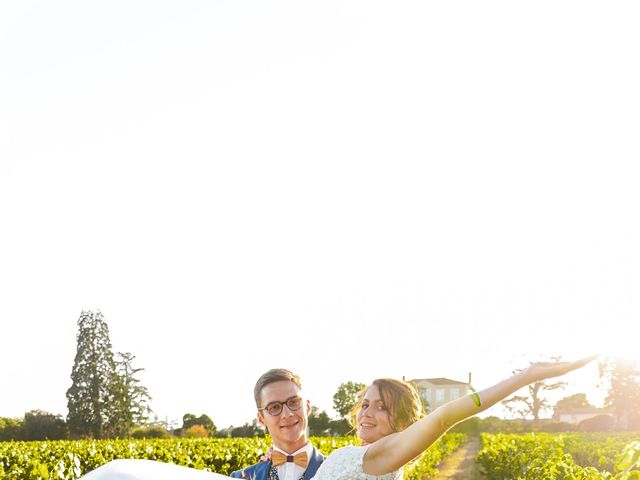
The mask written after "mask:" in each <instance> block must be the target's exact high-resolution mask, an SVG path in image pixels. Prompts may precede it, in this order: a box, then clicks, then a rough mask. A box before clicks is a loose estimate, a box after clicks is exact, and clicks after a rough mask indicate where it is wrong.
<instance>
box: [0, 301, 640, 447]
mask: <svg viewBox="0 0 640 480" xmlns="http://www.w3.org/2000/svg"><path fill="white" fill-rule="evenodd" d="M76 340H77V348H76V355H75V358H74V363H73V367H72V370H71V387H69V389H68V390H67V392H66V396H67V408H68V415H67V417H66V419H64V418H63V417H62V416H61V415H54V414H52V413H49V412H44V411H41V410H32V411H29V412H27V413H25V415H24V418H22V419H16V418H3V417H0V441H3V440H44V439H50V440H54V439H67V438H71V439H78V438H98V439H99V438H123V437H133V438H142V437H146V438H153V437H155V438H157V437H170V436H181V437H254V436H264V435H265V432H264V429H263V428H262V427H261V426H260V425H258V423H257V421H256V420H255V419H254V420H253V421H251V422H247V423H245V424H244V425H240V426H235V427H234V426H229V427H227V428H224V429H220V430H218V428H217V427H216V425H215V423H214V422H213V420H212V419H211V418H210V417H209V416H208V415H206V414H201V415H199V416H198V415H195V414H193V413H186V414H185V415H184V416H183V418H182V426H181V427H179V428H175V429H172V430H170V429H169V428H168V425H166V424H162V422H152V421H150V417H151V415H152V410H151V407H150V402H151V395H150V394H149V391H148V389H147V388H146V387H145V386H144V385H142V382H141V380H140V378H139V373H140V372H141V371H143V370H144V369H142V368H137V367H135V366H134V360H135V355H133V354H132V353H130V352H124V353H123V352H116V353H113V349H112V345H111V341H110V338H109V328H108V326H107V323H106V321H105V320H104V317H103V315H102V313H101V312H100V311H97V312H93V311H82V312H81V314H80V317H79V319H78V333H77V336H76ZM600 378H601V381H602V384H603V385H605V386H606V387H607V388H608V395H607V397H606V399H605V407H608V408H609V409H610V410H611V411H612V412H613V414H614V417H613V422H612V423H608V422H607V421H605V420H603V419H600V420H597V421H591V422H590V424H589V425H587V426H588V429H592V430H612V429H615V430H640V370H638V367H637V366H636V364H635V363H633V362H630V361H628V360H624V359H613V358H607V359H605V360H604V361H602V362H601V363H600ZM364 386H365V385H364V384H362V383H358V382H352V381H348V382H344V383H342V384H341V385H340V386H339V387H338V390H337V391H336V393H335V394H334V396H333V406H334V409H335V410H336V411H337V412H338V413H339V415H340V418H338V419H332V418H331V417H330V416H329V415H328V414H327V412H326V411H320V410H319V409H318V408H317V407H313V408H312V411H311V414H310V415H309V433H310V435H316V436H327V435H340V436H341V435H346V434H349V433H351V432H352V427H351V425H350V423H349V421H348V417H349V415H350V413H351V411H352V409H353V408H354V406H355V405H356V402H357V400H358V395H359V393H360V392H361V390H362V389H363V388H364ZM564 386H565V383H564V382H555V383H549V382H546V381H542V382H536V383H534V384H532V385H530V386H528V387H527V391H526V394H525V395H516V396H513V397H511V398H509V399H507V400H505V402H504V405H505V406H506V407H507V408H508V409H509V410H510V411H512V412H513V413H514V414H515V415H517V416H520V417H522V419H525V418H528V417H532V418H533V420H532V421H531V422H529V421H526V420H522V421H520V422H518V421H509V420H501V419H497V417H489V418H488V419H484V420H480V419H477V418H476V419H470V420H468V421H467V422H465V424H463V425H460V426H458V430H460V431H465V430H466V431H479V430H481V431H489V432H491V431H497V430H496V428H502V429H504V431H526V430H540V429H547V430H551V431H553V430H554V429H565V430H571V429H575V426H573V427H572V426H571V425H570V424H565V425H555V426H554V425H550V424H549V422H546V425H545V426H543V427H541V426H540V414H541V412H542V411H544V410H548V409H550V408H551V405H550V404H549V401H548V400H547V399H546V398H545V396H544V393H545V392H548V391H552V390H556V389H560V388H564ZM424 406H425V410H426V411H429V405H428V404H427V403H425V405H424ZM567 407H578V408H579V407H591V405H590V404H589V402H588V401H587V400H586V395H585V394H577V395H572V396H570V397H565V398H564V399H562V400H560V401H559V402H558V403H557V404H556V406H555V408H556V409H562V408H567ZM598 422H599V423H598ZM556 423H557V422H556Z"/></svg>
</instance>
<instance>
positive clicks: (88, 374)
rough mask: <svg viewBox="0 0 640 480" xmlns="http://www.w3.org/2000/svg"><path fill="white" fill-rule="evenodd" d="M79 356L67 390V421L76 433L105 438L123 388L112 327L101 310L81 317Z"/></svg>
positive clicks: (74, 433) (70, 429)
mask: <svg viewBox="0 0 640 480" xmlns="http://www.w3.org/2000/svg"><path fill="white" fill-rule="evenodd" d="M76 340H77V349H76V356H75V360H74V364H73V368H72V370H71V380H72V384H71V387H70V388H69V390H67V407H68V409H69V414H68V416H67V423H68V426H69V431H70V433H71V434H72V435H74V436H79V437H88V436H91V437H95V438H102V437H104V436H106V435H107V433H108V429H109V427H110V423H112V422H113V418H112V417H113V403H112V402H113V399H114V396H116V395H117V391H118V390H119V389H120V388H121V385H118V376H117V372H116V365H115V361H114V358H113V353H112V351H111V341H110V340H109V327H108V326H107V323H106V322H105V321H104V317H103V316H102V313H101V312H100V311H99V310H98V311H97V312H96V313H94V312H92V311H90V310H89V311H84V310H83V311H82V313H81V314H80V318H79V319H78V334H77V336H76Z"/></svg>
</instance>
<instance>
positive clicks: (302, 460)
mask: <svg viewBox="0 0 640 480" xmlns="http://www.w3.org/2000/svg"><path fill="white" fill-rule="evenodd" d="M287 462H293V463H295V464H296V465H298V466H299V467H302V468H307V464H308V463H309V460H308V458H307V452H300V453H298V454H297V455H285V454H284V453H280V452H278V451H277V450H274V451H273V453H271V465H273V466H274V467H279V466H280V465H284V464H285V463H287Z"/></svg>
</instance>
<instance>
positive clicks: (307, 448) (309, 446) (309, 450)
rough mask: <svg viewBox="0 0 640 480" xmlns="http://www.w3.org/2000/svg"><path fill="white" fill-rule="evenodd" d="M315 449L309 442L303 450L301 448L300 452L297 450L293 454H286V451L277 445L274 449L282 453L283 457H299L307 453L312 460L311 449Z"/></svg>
mask: <svg viewBox="0 0 640 480" xmlns="http://www.w3.org/2000/svg"><path fill="white" fill-rule="evenodd" d="M312 448H313V445H311V442H307V443H306V444H305V445H303V446H302V448H299V449H298V450H296V451H295V452H293V453H288V452H285V451H284V450H282V449H281V448H278V447H276V446H275V445H273V449H274V450H276V451H278V452H280V453H282V454H283V455H297V454H299V453H301V452H307V457H308V458H309V459H310V458H311V449H312Z"/></svg>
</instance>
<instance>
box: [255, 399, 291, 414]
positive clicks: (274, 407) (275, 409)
mask: <svg viewBox="0 0 640 480" xmlns="http://www.w3.org/2000/svg"><path fill="white" fill-rule="evenodd" d="M283 405H286V406H287V408H288V409H289V410H291V411H292V412H295V411H296V410H300V407H302V399H301V398H300V397H291V398H287V399H286V400H285V401H284V402H271V403H269V404H267V406H266V407H262V408H259V409H258V410H260V411H262V410H266V411H267V413H268V414H269V415H271V416H272V417H277V416H278V415H280V414H281V413H282V406H283Z"/></svg>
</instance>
